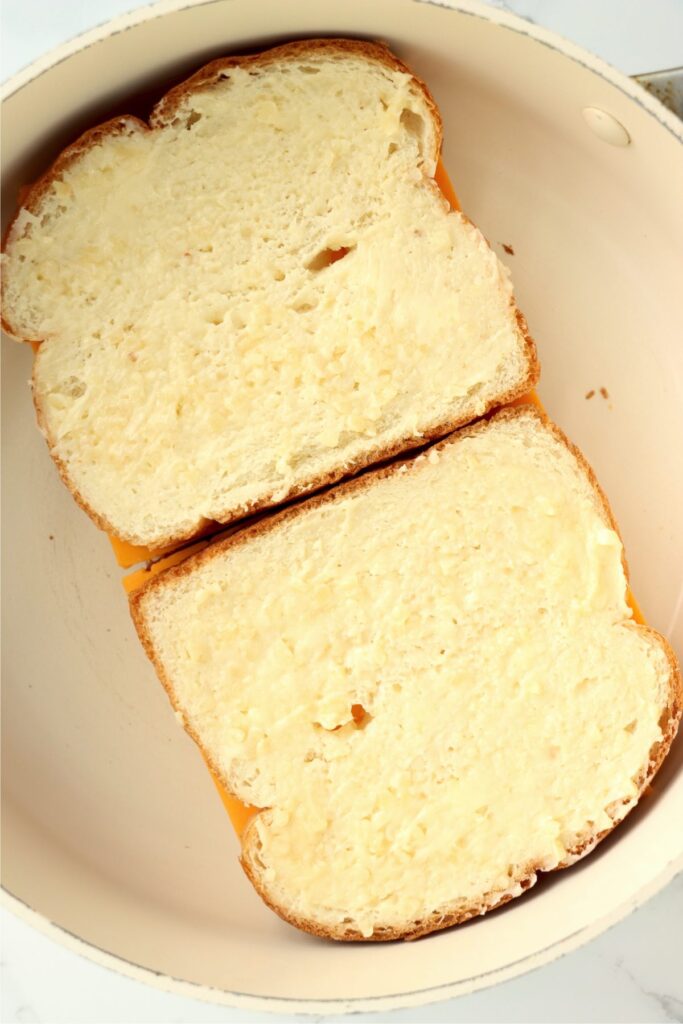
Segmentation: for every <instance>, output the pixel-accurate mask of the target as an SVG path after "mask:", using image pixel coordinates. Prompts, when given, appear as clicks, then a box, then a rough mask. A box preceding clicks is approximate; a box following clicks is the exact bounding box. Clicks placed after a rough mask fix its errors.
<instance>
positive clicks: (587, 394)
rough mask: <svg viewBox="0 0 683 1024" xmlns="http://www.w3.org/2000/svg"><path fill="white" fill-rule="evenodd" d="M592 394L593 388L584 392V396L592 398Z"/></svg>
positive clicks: (593, 392)
mask: <svg viewBox="0 0 683 1024" xmlns="http://www.w3.org/2000/svg"><path fill="white" fill-rule="evenodd" d="M594 394H595V391H594V390H593V388H591V389H590V391H587V392H586V398H592V397H593V395H594Z"/></svg>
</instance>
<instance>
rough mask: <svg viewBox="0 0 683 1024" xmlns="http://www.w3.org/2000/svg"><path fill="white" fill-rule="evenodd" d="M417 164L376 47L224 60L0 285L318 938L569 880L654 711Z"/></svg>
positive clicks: (34, 239) (650, 738) (523, 384)
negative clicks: (557, 874)
mask: <svg viewBox="0 0 683 1024" xmlns="http://www.w3.org/2000/svg"><path fill="white" fill-rule="evenodd" d="M441 134H442V131H441V120H440V117H439V113H438V109H437V107H436V105H435V103H434V100H433V98H432V97H431V95H430V93H429V91H428V89H427V87H426V86H425V85H424V83H422V82H421V81H420V80H419V79H417V78H416V77H415V76H414V75H413V74H412V72H410V70H409V69H408V68H406V67H405V65H403V64H402V63H401V62H400V61H399V60H398V59H397V58H396V57H395V56H394V55H393V54H392V53H391V52H390V51H389V50H388V49H387V48H386V47H384V46H381V45H378V44H371V43H366V42H359V41H355V40H313V41H310V40H309V41H304V42H299V43H291V44H288V45H285V46H281V47H277V48H275V49H273V50H269V51H266V52H264V53H261V54H256V55H254V56H249V57H231V58H226V59H223V60H219V61H215V62H214V63H212V64H210V65H208V66H207V67H205V68H203V69H202V70H201V71H199V72H198V73H197V74H196V75H194V76H193V77H192V78H190V79H189V80H188V81H186V82H183V83H181V84H180V85H178V86H177V87H175V88H174V89H172V90H171V91H170V92H169V93H167V94H166V96H164V97H163V98H162V99H161V101H160V102H159V103H158V104H157V105H156V106H155V108H154V110H153V111H152V114H151V117H150V119H149V123H146V122H143V121H140V120H138V119H137V118H133V117H121V118H117V119H115V120H114V121H111V122H108V123H107V124H105V125H101V126H99V127H97V128H95V129H92V130H91V131H89V132H86V134H85V135H84V136H82V138H81V139H79V140H78V141H77V142H76V143H75V144H74V145H73V146H71V147H69V148H68V149H67V150H66V151H65V152H64V153H63V154H62V155H61V156H60V157H59V159H58V160H57V161H56V163H55V164H54V165H53V167H52V168H51V169H50V170H49V171H48V172H47V174H46V175H45V176H44V177H43V178H42V179H41V180H40V181H39V182H38V183H37V184H36V185H35V186H33V188H32V189H31V190H30V191H29V192H28V194H27V196H26V197H25V198H24V201H23V204H22V206H21V209H20V210H19V212H18V215H17V217H16V218H15V220H14V222H13V223H12V225H11V227H10V230H9V233H8V236H7V242H6V251H5V255H4V257H3V262H4V281H3V299H4V312H3V326H5V328H6V329H7V330H8V331H9V333H11V334H12V335H13V336H14V337H16V338H18V339H20V340H23V341H31V342H32V343H33V344H34V347H35V349H36V356H35V361H34V370H33V380H32V388H33V397H34V402H35V405H36V410H37V414H38V422H39V426H40V428H41V430H42V431H43V433H44V435H45V437H46V440H47V443H48V446H49V449H50V452H51V454H52V457H53V459H54V461H55V463H56V465H57V467H58V469H59V472H60V473H61V475H62V477H63V479H64V481H65V483H66V484H67V486H68V487H69V488H70V490H71V491H72V493H73V495H74V497H75V498H76V500H77V501H78V502H79V504H81V505H82V507H83V508H84V509H85V510H86V512H88V514H89V515H90V516H91V518H92V519H93V520H94V521H95V522H96V523H97V524H98V525H100V526H101V527H103V528H104V529H106V530H107V531H108V532H109V534H110V537H111V539H112V543H113V545H114V550H115V553H116V556H117V560H118V561H119V564H120V565H123V566H125V567H130V566H132V565H135V564H136V563H139V562H141V561H144V560H145V559H149V561H148V562H147V565H146V566H145V567H144V568H138V569H137V570H136V571H135V572H133V573H131V574H130V575H128V576H127V577H125V578H124V585H125V586H126V589H127V590H129V591H130V605H131V612H132V615H133V619H134V622H135V625H136V628H137V630H138V633H139V636H140V639H141V641H142V644H143V646H144V648H145V650H146V652H147V654H148V655H149V657H150V659H151V661H152V662H153V664H154V666H155V668H156V671H157V673H158V675H159V678H160V680H161V682H162V684H163V685H164V687H165V688H166V690H167V693H168V695H169V698H170V701H171V704H172V706H173V709H174V710H175V713H176V716H177V718H178V719H179V721H180V722H181V723H182V725H183V726H184V727H185V729H186V730H187V732H188V734H189V735H190V736H191V738H192V739H193V740H194V741H195V742H196V743H197V745H198V746H199V748H200V750H201V753H202V755H203V757H204V759H205V761H206V763H207V765H208V767H209V770H210V772H211V774H212V776H213V779H214V781H215V783H216V785H217V787H218V790H219V793H220V795H221V797H222V799H223V802H224V804H225V806H226V808H227V810H228V812H229V813H230V816H231V818H232V820H233V824H234V825H235V827H236V830H237V832H238V835H239V836H240V841H241V863H242V865H243V867H244V869H245V872H246V874H247V876H248V877H249V878H250V880H251V881H252V883H253V884H254V886H255V888H256V889H257V891H258V892H259V893H260V895H261V896H262V897H263V899H264V900H265V902H266V903H267V904H268V905H269V906H271V907H272V908H273V909H274V910H275V911H276V912H277V913H278V914H279V915H280V916H281V917H283V918H284V919H285V920H287V921H289V922H290V923H292V924H294V925H296V926H298V927H300V928H303V929H305V930H307V931H309V932H312V933H314V934H317V935H320V936H325V937H329V938H333V939H341V940H373V941H378V940H388V939H396V938H416V937H418V936H422V935H425V934H428V933H430V932H433V931H437V930H439V929H442V928H445V927H449V926H451V925H454V924H458V923H460V922H462V921H466V920H468V919H469V918H471V917H473V916H475V915H479V914H483V913H485V912H487V911H488V910H492V909H494V908H495V907H498V906H500V905H501V904H503V903H505V902H507V901H508V900H510V899H512V898H514V897H516V896H519V895H521V894H522V893H523V892H524V891H525V890H527V889H528V888H529V887H530V886H532V885H533V884H534V883H535V881H536V879H537V877H538V875H539V874H540V873H543V872H548V871H554V870H557V869H558V868H562V867H566V866H568V865H570V864H572V863H573V862H574V861H575V860H577V859H579V858H580V857H583V856H584V855H585V854H587V853H589V852H590V851H591V850H592V849H593V848H594V847H595V845H596V844H597V843H598V842H599V841H600V840H601V839H602V838H603V837H604V836H605V835H607V834H608V833H609V832H610V831H611V830H612V829H613V828H614V827H615V826H616V825H617V824H618V823H619V822H620V821H621V820H622V819H623V818H624V817H625V815H626V814H627V813H628V812H629V810H631V808H633V807H634V806H635V804H636V803H637V801H638V799H639V798H640V796H641V795H642V794H643V792H644V791H645V790H646V788H647V786H648V785H649V783H650V782H651V780H652V778H653V776H654V774H655V772H656V771H657V769H658V767H659V765H660V764H661V762H662V760H663V758H664V756H665V755H666V753H667V751H668V749H669V747H670V745H671V742H672V741H673V738H674V735H675V733H676V729H677V726H678V722H679V720H680V717H681V710H682V707H683V691H682V686H681V675H680V670H679V667H678V664H677V662H676V659H675V656H674V654H673V652H672V651H671V649H670V647H669V646H668V644H667V642H666V640H665V639H664V638H663V637H662V636H660V635H659V634H658V633H656V632H655V631H654V630H652V629H650V628H648V627H647V626H646V625H645V624H644V621H643V620H642V617H641V616H640V615H639V613H638V610H637V606H636V605H635V602H634V601H633V598H632V595H631V593H630V590H629V588H628V576H627V567H626V561H625V557H624V552H623V547H622V544H621V540H620V537H619V533H618V530H617V527H616V524H615V522H614V519H613V516H612V514H611V511H610V509H609V506H608V504H607V500H606V498H605V496H604V495H603V493H602V491H601V490H600V488H599V486H598V484H597V482H596V480H595V477H594V475H593V474H592V472H591V470H590V468H589V467H588V465H587V463H586V461H585V459H584V458H583V456H582V455H581V453H580V452H578V450H577V449H576V448H575V447H574V446H573V445H572V444H571V443H570V442H569V441H568V440H567V438H566V437H565V436H564V435H563V434H562V433H561V431H560V430H559V429H558V428H557V427H555V426H554V425H553V424H552V423H551V421H550V420H549V419H548V417H547V416H546V415H545V413H544V411H543V410H542V409H541V408H540V403H538V400H537V399H536V398H535V395H534V393H533V391H532V389H533V387H534V385H535V383H536V381H537V379H538V374H539V365H538V360H537V357H536V352H535V347H534V343H533V341H532V340H531V338H530V336H529V332H528V329H527V326H526V323H525V320H524V317H523V316H522V314H521V313H520V312H519V310H518V309H517V307H516V304H515V299H514V295H513V291H512V286H511V282H510V278H509V274H508V272H507V270H506V268H504V267H503V266H502V264H501V263H500V262H499V261H498V259H497V258H496V256H495V254H494V253H493V252H492V250H491V249H490V247H489V246H488V244H487V242H486V240H485V239H484V238H483V236H482V235H481V234H480V232H479V231H478V230H477V229H476V228H475V227H474V226H473V225H472V223H471V222H470V221H469V220H468V219H467V217H466V216H465V215H464V214H462V213H461V212H460V211H459V210H458V208H457V202H456V201H455V197H454V194H453V193H452V190H451V189H450V186H449V183H448V181H447V178H446V177H445V172H444V171H443V168H442V166H441V164H440V162H439V153H440V148H441ZM501 407H504V408H501ZM496 410H498V411H496ZM440 438H442V440H438V439H440ZM435 440H437V443H433V442H434V441H435ZM414 449H418V450H419V453H418V452H416V451H413V450H414ZM387 460H389V461H387ZM378 463H380V464H381V465H379V467H378V466H377V465H376V464H378ZM353 474H356V478H355V479H352V480H350V481H348V482H346V483H342V484H340V485H338V486H332V487H330V486H329V485H334V484H337V483H338V481H340V480H342V479H343V478H345V477H349V476H351V475H353ZM358 474H360V475H358ZM321 488H324V490H322V492H321V493H319V494H318V495H317V496H316V497H312V498H310V497H309V498H308V499H307V500H304V499H306V496H307V495H310V494H311V493H312V492H315V491H320V490H321ZM292 499H297V500H296V501H292ZM285 502H289V504H288V506H287V507H285V508H284V509H283V510H281V511H279V512H273V506H275V505H281V504H283V503H285ZM255 513H258V515H257V516H256V517H254V518H252V519H247V521H246V524H245V521H244V520H245V517H248V516H252V517H253V516H254V514H255ZM226 527H227V528H228V529H227V530H226V529H224V528H226ZM219 529H223V532H222V533H221V535H220V537H219V538H218V539H214V540H213V541H209V540H206V539H201V538H202V536H203V534H206V533H209V532H212V531H216V530H219ZM158 555H162V556H163V557H157V556H158Z"/></svg>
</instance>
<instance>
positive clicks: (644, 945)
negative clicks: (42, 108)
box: [0, 0, 683, 1024]
mask: <svg viewBox="0 0 683 1024" xmlns="http://www.w3.org/2000/svg"><path fill="white" fill-rule="evenodd" d="M283 2H284V0H283ZM370 2H371V0H370ZM136 6H139V5H138V4H137V3H136V2H134V0H2V4H1V17H2V49H1V57H2V77H3V78H5V77H7V76H8V75H10V74H12V73H13V72H14V71H16V70H18V69H19V68H21V67H23V66H24V65H25V64H27V63H29V62H30V61H31V60H33V59H34V58H35V57H36V56H38V55H39V54H41V53H43V52H45V51H46V50H49V49H50V48H51V47H53V46H55V45H57V44H58V43H60V42H62V41H63V40H65V39H68V38H70V37H71V36H73V35H75V34H77V33H79V32H82V31H84V30H85V29H87V28H90V27H91V26H93V25H96V24H99V23H100V22H102V21H104V20H106V19H108V18H110V17H112V16H114V15H115V14H118V13H121V12H123V11H127V10H131V9H132V8H134V7H136ZM495 6H499V7H503V8H505V9H506V10H510V11H514V12H516V13H518V14H521V15H522V16H524V17H527V18H529V19H530V20H533V21H536V22H538V23H539V24H542V25H545V26H547V27H548V28H552V29H555V30H556V31H558V32H561V33H562V34H563V35H565V36H567V37H568V38H570V39H572V40H574V41H575V42H577V43H579V44H581V45H582V46H585V47H586V48H587V49H590V50H592V51H593V52H594V53H598V54H599V55H600V56H601V57H604V58H605V59H606V60H608V61H610V62H611V63H612V64H614V65H616V66H617V67H619V68H621V69H622V70H623V71H625V72H627V73H628V74H636V73H639V72H645V71H653V70H656V69H658V68H667V67H673V66H676V65H680V64H683V0H496V2H495ZM0 927H1V931H0V937H1V943H2V955H1V959H0V983H1V985H2V994H1V1003H0V1021H1V1022H2V1024H28V1022H43V1024H128V1022H131V1024H132V1022H136V1024H143V1022H144V1024H147V1022H149V1024H153V1022H164V1024H166V1022H168V1024H195V1022H196V1024H199V1022H218V1021H224V1022H237V1021H240V1022H242V1021H243V1022H254V1024H256V1022H259V1021H264V1022H269V1021H274V1020H278V1019H279V1020H283V1021H284V1020H301V1021H305V1020H309V1021H310V1020H318V1021H323V1020H325V1021H329V1022H332V1021H337V1020H342V1019H343V1018H338V1017H316V1018H310V1017H285V1016H282V1017H275V1016H273V1015H270V1014H256V1013H251V1014H249V1013H246V1012H245V1011H242V1010H240V1011H238V1010H230V1009H226V1008H223V1007H218V1006H214V1005H209V1004H203V1003H200V1002H197V1001H195V1000H191V999H184V998H179V997H177V996H171V995H167V994H165V993H162V992H158V991H156V990H155V989H152V988H148V987H146V986H145V985H142V984H140V983H138V982H135V981H131V980H130V979H128V978H124V977H120V976H118V975H117V974H114V973H113V972H110V971H108V970H106V969H105V968H102V967H98V966H96V965H95V964H92V963H90V962H89V961H87V960H85V959H81V958H80V957H78V956H76V955H75V954H73V953H71V952H68V951H66V950H65V949H62V948H61V947H60V946H57V945H55V944H54V943H52V942H51V941H50V940H49V939H47V938H45V937H44V936H42V935H40V934H38V933H37V932H35V931H33V930H32V929H31V928H29V927H28V926H27V925H25V924H24V923H23V922H20V921H18V920H16V919H15V918H14V917H12V916H11V915H9V914H7V913H6V912H3V914H2V916H1V917H0ZM682 949H683V875H679V876H678V878H676V879H675V880H674V881H673V882H672V883H671V884H670V885H669V886H668V888H667V889H665V890H664V891H663V892H661V893H660V894H659V895H658V896H656V897H655V898H654V899H652V900H650V902H649V903H648V904H647V905H646V906H644V907H642V908H641V909H640V910H638V911H636V912H635V913H634V914H632V915H631V916H630V917H629V918H628V919H627V920H626V921H623V922H622V923H621V924H619V925H617V926H616V927H614V928H613V929H611V930H610V931H609V932H607V933H606V934H604V935H602V936H601V937H600V938H598V939H596V940H595V941H593V942H592V943H590V944H589V945H588V946H585V947H584V948H582V949H580V950H578V951H577V952H575V953H572V954H570V955H568V956H566V957H564V958H563V959H561V960H559V961H557V962H555V963H553V964H549V965H548V966H546V967H543V968H541V969H540V970H537V971H535V972H533V973H532V974H528V975H526V976H524V977H521V978H517V979H515V980H514V981H511V982H507V983H506V984H503V985H499V986H497V987H495V988H492V989H488V990H486V991H483V992H479V993H476V994H474V995H471V996H466V997H463V998H461V999H459V1000H449V1001H448V1002H445V1003H438V1004H434V1005H432V1006H430V1007H425V1008H423V1009H420V1010H402V1011H394V1012H392V1013H379V1014H359V1015H356V1016H355V1017H354V1020H356V1021H359V1022H360V1021H373V1022H380V1021H392V1022H393V1021H396V1022H400V1021H420V1022H432V1021H433V1022H436V1021H451V1022H454V1024H455V1022H458V1021H477V1022H487V1021H510V1022H513V1021H528V1022H532V1021H553V1022H558V1024H559V1022H564V1021H577V1022H578V1021H582V1022H583V1021H601V1022H602V1021H604V1022H611V1021H614V1022H628V1021H648V1022H655V1021H683V955H682V954H681V950H682Z"/></svg>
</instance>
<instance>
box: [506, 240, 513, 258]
mask: <svg viewBox="0 0 683 1024" xmlns="http://www.w3.org/2000/svg"><path fill="white" fill-rule="evenodd" d="M503 248H504V249H505V252H506V253H507V254H508V256H514V255H515V250H514V249H513V248H512V246H511V245H509V244H508V243H507V242H503Z"/></svg>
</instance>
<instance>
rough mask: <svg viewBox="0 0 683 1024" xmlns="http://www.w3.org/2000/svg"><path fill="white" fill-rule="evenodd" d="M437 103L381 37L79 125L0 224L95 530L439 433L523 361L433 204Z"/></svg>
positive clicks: (237, 497) (488, 286)
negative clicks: (146, 109)
mask: <svg viewBox="0 0 683 1024" xmlns="http://www.w3.org/2000/svg"><path fill="white" fill-rule="evenodd" d="M440 146H441V122H440V118H439V114H438V111H437V109H436V107H435V105H434V101H433V100H432V98H431V96H430V95H429V93H428V91H427V89H426V87H425V86H424V85H423V84H422V83H421V82H420V81H419V80H418V79H416V78H415V77H414V76H413V75H412V74H411V73H410V71H408V70H407V68H406V67H404V65H402V64H401V63H400V62H399V61H398V60H397V59H396V58H395V57H394V56H393V55H392V54H391V53H390V52H389V51H388V50H387V49H386V48H385V47H383V46H378V45H373V44H369V43H362V42H356V41H348V40H320V41H307V42H301V43H296V44H290V45H287V46H283V47H279V48H277V49H274V50H270V51H268V52H266V53H262V54H259V55H256V56H253V57H236V58H228V59H225V60H220V61H217V62H215V63H213V64H210V65H208V67H206V68H204V69H203V70H202V71H200V72H199V73H198V74H197V75H195V76H194V77H193V78H191V79H189V81H187V82H185V83H183V84H182V85H180V86H178V87H177V88H175V89H173V90H172V91H171V92H170V93H168V94H167V95H166V97H165V98H164V99H163V100H162V101H161V102H160V103H159V104H158V105H157V107H156V108H155V109H154V111H153V112H152V115H151V118H150V124H149V126H148V125H147V124H145V123H143V122H142V121H139V120H137V119H136V118H132V117H124V118H119V119H117V120H115V121H112V122H109V123H108V124H105V125H103V126H101V127H99V128H96V129H94V130H92V131H90V132H88V133H86V135H85V136H83V138H81V139H80V140H79V141H78V142H77V143H76V144H75V145H74V146H72V147H71V148H70V149H68V150H67V151H66V152H65V153H64V154H63V155H62V156H61V157H60V158H59V160H58V161H57V162H56V164H55V165H54V167H53V168H52V169H51V171H50V172H49V173H48V174H47V175H46V176H45V178H44V179H43V180H42V181H40V182H39V183H38V184H37V185H36V186H35V187H34V189H33V190H32V191H31V193H30V194H29V196H28V198H27V200H26V202H25V204H24V206H23V208H22V209H21V211H20V213H19V215H18V216H17V218H16V220H15V221H14V224H13V226H12V228H11V230H10V232H9V236H8V241H7V246H6V255H5V266H4V324H5V326H6V328H7V329H8V330H9V331H10V333H12V334H13V335H15V336H16V337H17V338H20V339H24V340H41V342H42V343H41V345H40V348H39V350H38V353H37V356H36V359H35V364H34V371H33V392H34V399H35V404H36V407H37V410H38V417H39V422H40V425H41V428H42V430H43V432H44V434H45V436H46V438H47V441H48V444H49V446H50V450H51V453H52V455H53V457H54V459H55V461H56V462H57V464H58V466H59V469H60V472H61V474H62V476H63V478H64V480H65V482H66V483H67V484H68V486H69V487H70V488H71V490H72V492H73V493H74V495H75V497H76V498H77V500H78V501H79V502H80V504H82V505H83V507H84V508H85V509H86V510H87V511H88V512H89V513H90V515H91V516H92V517H93V518H94V519H95V520H96V521H97V522H98V523H100V525H102V526H104V527H106V528H107V529H108V530H110V531H112V532H113V533H115V534H116V535H118V536H119V537H121V538H123V539H125V540H127V541H130V542H132V543H134V544H142V545H147V546H149V547H151V548H153V549H158V548H161V547H164V546H167V545H170V544H172V543H175V542H179V541H181V540H183V539H185V538H187V537H189V536H192V535H193V534H195V533H196V532H197V530H198V529H199V528H200V527H201V526H202V524H203V523H204V521H205V520H217V521H219V522H222V523H228V522H230V521H233V520H235V519H237V518H240V517H241V516H243V515H245V514H246V513H248V512H250V511H255V510H257V509H260V508H262V507H264V506H267V505H270V504H273V503H278V502H281V501H283V500H284V499H286V498H288V497H292V496H293V495H297V494H301V493H304V492H307V491H310V490H312V489H315V488H316V487H319V486H320V485H322V484H324V483H329V482H331V481H334V480H337V479H339V478H340V477H342V476H343V475H345V474H349V473H351V472H353V471H355V470H357V469H359V468H361V467H363V466H366V465H368V464H370V463H372V462H375V461H377V460H379V459H381V458H383V457H385V456H387V455H389V454H392V453H396V452H398V451H402V450H404V449H407V448H409V447H411V446H414V445H417V444H420V443H421V442H423V441H424V440H427V439H429V438H432V437H436V436H441V435H443V434H446V433H447V432H448V431H450V430H452V429H453V428H454V427H455V426H457V425H459V424H463V423H465V422H468V421H470V420H472V419H474V418H476V417H478V416H480V415H481V414H482V413H484V412H485V411H486V410H488V409H489V408H491V407H492V406H493V405H496V404H501V403H502V402H504V401H507V400H509V399H512V398H514V397H515V396H517V395H520V394H522V393H524V392H525V391H526V390H528V388H529V387H530V386H532V385H533V383H534V382H535V380H536V378H537V375H538V366H537V362H536V357H535V352H534V347H533V343H532V342H531V340H530V339H529V337H528V335H527V332H526V327H525V324H524V320H523V318H522V317H521V315H520V314H519V313H518V312H517V311H516V309H515V303H514V299H513V293H512V287H511V284H510V281H509V279H508V275H507V272H506V270H505V269H504V268H503V267H502V265H501V264H500V263H499V262H498V260H497V258H496V256H495V255H494V254H493V252H492V251H491V250H490V248H489V247H488V245H487V243H486V241H485V239H484V238H483V237H482V235H481V234H480V232H479V231H478V230H477V229H476V228H475V227H474V226H473V225H472V224H471V223H470V222H469V221H468V220H467V219H466V218H465V217H464V216H462V215H461V214H459V213H457V212H453V211H449V209H448V207H447V203H446V202H445V201H444V199H443V197H442V195H441V194H440V192H439V189H438V188H437V186H436V184H435V183H434V181H433V175H434V170H435V166H436V161H437V158H438V154H439V150H440Z"/></svg>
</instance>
